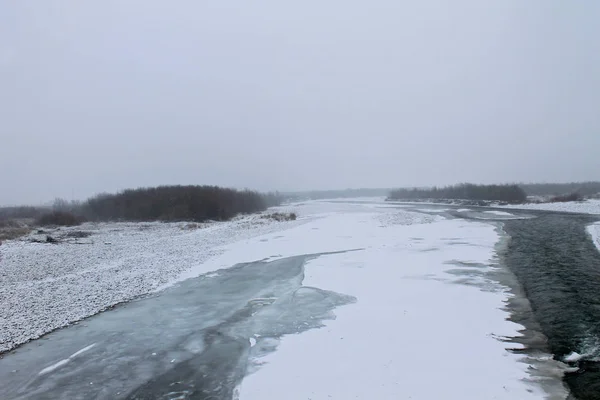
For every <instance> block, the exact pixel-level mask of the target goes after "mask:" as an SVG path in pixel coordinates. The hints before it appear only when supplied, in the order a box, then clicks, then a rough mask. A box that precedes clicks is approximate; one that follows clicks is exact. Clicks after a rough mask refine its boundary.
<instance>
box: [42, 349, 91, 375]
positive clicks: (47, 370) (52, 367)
mask: <svg viewBox="0 0 600 400" xmlns="http://www.w3.org/2000/svg"><path fill="white" fill-rule="evenodd" d="M94 346H96V343H93V344H90V345H89V346H86V347H84V348H83V349H81V350H79V351H76V352H75V353H73V354H71V355H70V356H69V358H65V359H64V360H60V361H58V362H56V363H54V364H52V365H50V366H49V367H46V368H44V369H43V370H41V371H40V372H39V374H38V375H46V374H48V373H50V372H53V371H55V370H57V369H58V368H60V367H64V366H65V365H67V364H68V363H69V361H71V360H72V359H73V358H75V357H77V356H79V355H81V354H83V353H85V352H86V351H88V350H90V349H91V348H92V347H94Z"/></svg>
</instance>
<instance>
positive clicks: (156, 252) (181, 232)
mask: <svg viewBox="0 0 600 400" xmlns="http://www.w3.org/2000/svg"><path fill="white" fill-rule="evenodd" d="M304 222H306V220H304ZM302 223H303V221H290V222H274V221H271V220H268V219H263V218H260V217H259V216H248V217H242V218H237V219H235V220H233V221H229V222H216V223H210V224H202V225H197V224H187V223H158V222H157V223H102V224H84V225H82V226H79V227H74V228H63V229H62V230H61V232H56V231H54V232H50V234H51V235H52V236H58V235H59V234H62V235H65V234H66V233H68V232H73V231H84V232H90V233H92V235H91V236H90V237H87V238H81V239H76V238H73V239H69V240H68V241H67V242H64V243H60V244H50V243H31V242H30V241H28V239H29V238H24V239H23V240H14V241H6V242H4V243H3V244H2V245H1V246H0V352H3V351H6V350H9V349H11V348H13V347H15V346H17V345H19V344H22V343H24V342H27V341H28V340H31V339H35V338H38V337H40V336H41V335H43V334H45V333H47V332H50V331H52V330H54V329H56V328H60V327H63V326H66V325H68V324H70V323H73V322H75V321H78V320H81V319H82V318H85V317H87V316H90V315H93V314H96V313H98V312H100V311H102V310H104V309H106V308H108V307H110V306H112V305H115V304H117V303H120V302H124V301H128V300H131V299H133V298H135V297H137V296H139V295H142V294H146V293H149V292H151V291H153V290H156V289H159V288H161V287H164V286H165V285H168V284H170V283H172V282H173V281H175V280H177V278H178V277H179V276H180V274H181V273H182V272H185V271H187V270H189V269H190V268H192V267H194V266H198V265H200V264H202V263H204V262H205V261H207V260H208V259H210V258H211V257H214V256H216V255H219V254H221V253H222V252H223V251H224V250H223V248H222V246H223V245H226V244H230V243H234V242H236V241H239V240H244V239H247V238H251V237H254V236H258V235H262V234H265V233H269V232H275V231H278V230H281V229H285V228H290V227H293V226H297V225H299V224H302ZM196 225H197V226H198V227H197V228H196V227H195V226H196ZM41 236H42V237H45V235H41Z"/></svg>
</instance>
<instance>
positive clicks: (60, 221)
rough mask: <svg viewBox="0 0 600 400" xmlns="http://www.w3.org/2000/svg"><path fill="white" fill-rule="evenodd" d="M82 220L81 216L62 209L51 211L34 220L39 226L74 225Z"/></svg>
mask: <svg viewBox="0 0 600 400" xmlns="http://www.w3.org/2000/svg"><path fill="white" fill-rule="evenodd" d="M82 222H83V219H82V218H81V217H78V216H76V215H74V214H71V213H68V212H64V211H52V212H49V213H47V214H44V215H42V216H41V217H39V218H38V219H37V220H36V224H37V225H40V226H52V225H55V226H76V225H81V223H82Z"/></svg>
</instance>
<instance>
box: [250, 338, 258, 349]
mask: <svg viewBox="0 0 600 400" xmlns="http://www.w3.org/2000/svg"><path fill="white" fill-rule="evenodd" d="M249 340H250V347H254V346H256V339H254V338H253V337H251V338H250V339H249Z"/></svg>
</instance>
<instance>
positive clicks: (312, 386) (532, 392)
mask: <svg viewBox="0 0 600 400" xmlns="http://www.w3.org/2000/svg"><path fill="white" fill-rule="evenodd" d="M277 211H283V212H286V211H295V212H297V213H298V214H299V215H300V218H299V220H298V221H293V222H284V223H277V222H270V221H266V220H262V219H260V218H258V217H245V218H240V219H237V220H236V221H231V222H227V223H215V224H209V225H206V226H202V227H201V228H199V229H194V230H186V229H182V225H181V224H158V223H156V224H101V225H93V226H92V225H86V226H83V227H79V228H77V229H78V230H86V231H88V230H89V231H93V232H94V235H92V236H91V237H90V238H87V239H85V240H88V241H90V244H85V245H84V244H81V245H79V244H77V245H76V244H59V245H46V244H32V243H25V242H17V241H13V242H6V243H5V244H3V245H2V246H0V255H1V257H2V260H1V261H0V304H2V305H3V307H2V308H1V309H0V335H5V336H3V337H1V339H2V342H3V343H2V346H4V348H10V347H12V346H14V345H16V344H18V343H22V342H23V341H26V340H28V339H31V338H34V337H37V336H39V335H41V334H43V333H45V332H47V331H48V330H51V329H54V328H56V327H59V326H63V325H65V324H67V323H70V322H72V321H75V320H77V319H80V318H83V317H85V316H87V315H91V314H93V313H95V312H98V311H100V310H102V309H105V308H106V307H108V306H110V305H112V304H115V303H117V302H120V301H126V300H128V299H131V298H133V297H135V296H138V295H140V294H144V293H148V292H150V291H155V290H158V289H160V288H163V287H166V286H168V285H172V284H173V283H174V282H177V281H179V280H183V279H186V278H189V277H195V276H198V275H200V274H209V273H210V274H211V275H210V276H213V277H216V276H219V275H218V274H219V271H218V270H219V269H222V268H230V267H231V266H233V265H235V264H237V263H241V262H249V261H254V260H274V259H279V258H283V257H288V256H294V255H301V254H317V253H328V254H326V255H321V256H320V257H317V258H315V259H313V260H312V261H309V262H308V263H307V265H306V266H305V273H304V281H303V283H302V284H303V286H309V287H316V288H319V289H324V290H331V291H335V292H338V293H342V294H346V295H351V296H354V297H356V298H357V302H356V303H354V304H351V305H347V306H343V307H339V308H337V309H335V310H334V312H335V314H336V318H335V319H333V320H330V321H327V322H326V323H325V326H324V327H322V328H320V329H312V330H308V331H305V332H304V333H301V334H295V335H287V336H284V337H283V338H281V340H280V341H277V340H274V339H271V338H266V337H265V338H263V337H261V336H260V335H258V334H254V335H253V336H254V337H253V338H250V339H249V342H250V343H249V347H250V354H254V356H253V357H252V358H251V359H250V360H249V362H248V371H249V372H251V374H250V375H248V376H247V377H246V378H245V379H244V380H243V381H242V383H241V385H240V386H239V399H240V400H254V399H260V400H275V399H289V400H295V399H302V400H305V399H309V398H310V399H312V400H319V399H378V400H387V399H400V398H402V399H439V398H444V399H459V398H460V399H492V398H494V399H520V400H527V399H540V398H545V397H547V395H548V393H547V390H548V387H549V386H548V385H544V383H547V381H545V379H546V380H547V379H550V378H548V377H546V376H541V375H533V374H534V373H535V372H532V371H534V370H535V368H533V367H532V366H531V365H529V364H528V363H527V362H528V360H529V359H528V358H525V357H526V356H524V355H520V354H515V353H513V352H510V351H508V350H507V348H516V347H518V345H517V344H516V343H511V342H510V338H514V337H518V336H520V333H519V331H520V330H522V329H523V327H522V326H520V325H518V324H515V323H513V322H510V321H508V320H507V318H508V317H509V313H508V311H507V310H506V309H505V307H506V301H507V299H508V298H509V297H510V296H511V294H510V291H509V290H508V288H506V287H504V286H502V285H501V284H499V283H498V282H495V281H494V280H492V278H490V275H489V273H491V272H493V271H495V270H496V269H498V268H501V267H500V266H498V265H497V262H496V254H495V246H496V244H497V243H498V241H499V240H500V236H499V235H500V231H499V230H498V229H497V227H496V226H495V225H493V224H492V223H490V222H487V221H485V220H482V221H466V220H462V219H447V218H444V217H443V216H441V215H429V214H423V213H420V212H415V211H410V210H406V209H400V208H390V207H378V206H377V205H376V204H373V203H369V202H366V201H365V202H364V203H361V202H355V203H354V204H351V203H348V202H317V201H312V202H306V203H302V204H295V205H290V206H286V207H281V208H278V210H277ZM105 242H110V243H112V244H111V245H105V244H104V243H105ZM332 252H340V253H332ZM204 277H208V275H204ZM208 279H210V278H208ZM267 300H271V298H268V297H265V298H257V299H255V301H267ZM4 304H9V307H4ZM267 340H272V341H273V346H274V347H275V346H276V347H277V348H276V350H275V351H274V352H270V353H265V352H259V351H258V350H256V349H260V348H262V347H264V346H262V345H264V343H262V342H263V341H267ZM261 344H262V345H261ZM92 346H93V345H90V346H87V347H84V348H83V349H81V350H79V351H77V352H75V353H73V355H72V356H71V357H75V356H78V355H80V354H82V353H83V352H84V351H89V350H90V349H91V348H92ZM0 350H1V349H0ZM265 354H266V355H265ZM71 357H69V358H68V359H65V360H61V361H59V362H58V363H54V364H53V365H51V366H48V367H46V368H44V369H43V370H42V372H43V371H45V372H44V373H49V372H51V371H53V370H55V369H57V368H60V367H61V366H63V365H65V364H66V363H68V362H69V360H70V359H71ZM543 358H547V359H548V360H549V361H548V363H551V362H552V358H551V356H549V355H540V357H539V359H540V360H541V359H543ZM175 361H176V360H175V359H173V361H172V362H175ZM540 362H541V361H540ZM552 372H556V371H552ZM40 373H41V372H40ZM556 376H557V377H559V378H560V374H559V373H557V374H556ZM559 378H557V379H556V381H557V382H558V383H557V385H558V386H560V387H562V386H561V385H562V384H561V383H560V380H559ZM432 382H434V384H432ZM553 387H556V386H553ZM563 390H564V389H563ZM553 394H554V395H555V394H556V393H553ZM562 394H564V393H561V394H560V395H562ZM564 397H566V394H565V396H563V397H562V398H564Z"/></svg>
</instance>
